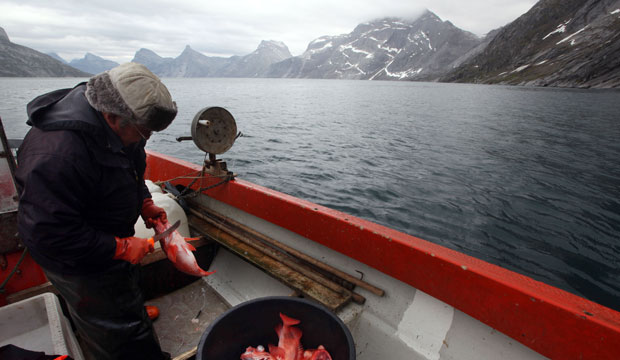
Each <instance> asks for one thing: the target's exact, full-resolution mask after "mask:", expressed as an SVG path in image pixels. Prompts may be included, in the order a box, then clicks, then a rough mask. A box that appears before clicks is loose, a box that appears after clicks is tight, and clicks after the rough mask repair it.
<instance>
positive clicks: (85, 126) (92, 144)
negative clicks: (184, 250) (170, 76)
mask: <svg viewBox="0 0 620 360" xmlns="http://www.w3.org/2000/svg"><path fill="white" fill-rule="evenodd" d="M27 111H28V117H29V118H28V124H29V125H31V126H32V128H31V129H30V131H29V132H28V134H27V135H26V137H25V139H24V142H23V143H22V145H21V147H20V148H19V151H18V156H17V158H18V164H19V166H18V169H17V174H16V178H17V185H18V191H19V195H20V202H19V215H18V216H19V218H18V227H19V233H20V236H21V239H22V240H23V242H24V244H25V245H26V246H27V248H28V250H29V251H30V254H31V255H32V257H33V258H34V260H35V261H36V262H37V263H38V264H39V265H41V267H42V268H43V269H44V271H45V274H46V275H47V278H48V279H49V281H50V282H51V283H52V284H53V285H54V287H55V288H56V289H57V290H58V292H59V293H60V295H61V296H62V297H63V298H64V300H65V301H66V303H67V305H68V308H69V312H70V314H71V317H72V318H73V321H74V323H75V325H76V327H77V330H78V334H79V336H80V337H81V340H82V343H83V348H84V351H85V352H86V353H87V354H89V355H87V358H88V357H89V356H90V357H93V358H95V359H162V358H165V356H164V355H163V354H162V351H161V348H160V345H159V341H158V339H157V336H156V334H155V332H154V329H153V325H152V321H151V320H150V319H149V316H148V315H147V312H146V310H145V307H144V299H143V296H142V293H141V290H140V288H139V287H138V282H139V279H140V274H139V270H140V266H139V264H138V263H139V262H140V261H141V260H142V258H143V257H144V256H145V255H146V254H147V253H149V252H152V251H153V245H152V244H149V241H148V240H147V239H144V238H139V237H134V236H133V235H134V224H135V222H136V221H137V219H138V216H139V215H141V216H142V219H143V220H144V222H145V224H146V226H147V227H149V228H150V227H153V225H154V221H159V220H165V219H166V212H165V211H164V210H163V209H162V208H160V207H157V206H155V205H154V204H153V201H152V199H151V194H150V193H149V191H148V189H147V187H146V185H145V183H144V171H145V168H146V153H145V151H144V146H145V144H146V140H147V139H148V138H149V137H150V136H151V133H152V132H153V131H161V130H163V129H165V128H166V127H167V126H168V125H170V123H171V122H172V120H173V119H174V118H175V116H176V114H177V107H176V103H175V102H174V101H172V97H171V96H170V93H169V92H168V89H167V88H166V86H165V85H164V84H163V83H162V82H161V81H160V79H159V78H158V77H157V76H156V75H154V74H153V73H152V72H150V71H149V70H148V69H147V68H146V67H145V66H143V65H140V64H137V63H126V64H122V65H120V66H118V67H115V68H113V69H112V70H109V71H107V72H104V73H101V74H98V75H95V76H93V77H92V78H90V79H89V80H88V82H85V83H80V84H78V85H77V86H75V87H74V88H72V89H61V90H56V91H52V92H50V93H47V94H44V95H41V96H39V97H37V98H35V99H34V100H32V101H31V102H30V103H29V104H28V106H27Z"/></svg>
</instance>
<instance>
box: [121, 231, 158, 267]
mask: <svg viewBox="0 0 620 360" xmlns="http://www.w3.org/2000/svg"><path fill="white" fill-rule="evenodd" d="M114 239H115V240H116V251H115V252H114V258H115V259H119V260H125V261H129V262H130V263H132V264H137V263H139V262H140V261H141V260H142V259H143V258H144V256H146V254H148V253H150V252H153V251H155V246H154V244H153V240H152V239H145V238H139V237H133V236H130V237H126V238H119V237H114Z"/></svg>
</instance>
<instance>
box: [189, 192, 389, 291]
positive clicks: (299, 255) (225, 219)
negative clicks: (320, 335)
mask: <svg viewBox="0 0 620 360" xmlns="http://www.w3.org/2000/svg"><path fill="white" fill-rule="evenodd" d="M191 203H192V204H194V205H196V206H198V207H199V208H200V209H201V210H203V211H204V212H206V213H207V214H209V215H211V216H214V217H216V218H218V219H219V220H221V221H223V222H227V223H229V224H231V225H233V226H235V227H237V228H239V229H241V230H243V231H245V232H247V233H248V234H251V235H253V236H256V237H257V238H259V239H260V240H262V241H264V242H266V243H268V244H270V245H272V246H275V247H278V248H280V249H282V250H284V251H286V252H287V253H289V254H290V255H293V256H295V257H297V258H299V259H301V260H303V261H306V262H308V263H310V264H312V265H313V266H316V267H318V268H320V269H323V270H324V271H327V272H330V273H332V274H334V275H336V276H338V277H340V278H342V279H344V280H346V281H348V282H350V283H353V284H355V285H357V286H359V287H361V288H363V289H366V290H368V291H370V292H372V293H373V294H375V295H377V296H383V295H384V294H385V291H384V290H383V289H380V288H378V287H376V286H374V285H372V284H369V283H368V282H366V281H363V280H360V279H358V278H355V277H353V276H351V275H349V274H347V273H345V272H343V271H341V270H338V269H336V268H334V267H333V266H331V265H329V264H326V263H324V262H321V261H319V260H316V259H314V258H312V257H310V256H308V255H306V254H304V253H302V252H300V251H297V250H296V249H294V248H292V247H290V246H288V245H286V244H283V243H281V242H280V241H278V240H275V239H272V238H270V237H268V236H266V235H264V234H262V233H260V232H258V231H256V230H254V229H252V228H250V227H248V226H245V225H243V224H241V223H239V222H237V221H235V220H233V219H231V218H229V217H227V216H224V215H221V214H218V213H217V212H215V211H213V210H211V209H209V208H207V207H205V206H203V205H202V204H199V203H197V202H195V201H193V200H192V202H191Z"/></svg>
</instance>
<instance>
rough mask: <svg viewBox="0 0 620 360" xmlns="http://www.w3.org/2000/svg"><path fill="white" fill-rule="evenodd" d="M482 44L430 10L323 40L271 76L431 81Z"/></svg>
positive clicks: (274, 69) (365, 25)
mask: <svg viewBox="0 0 620 360" xmlns="http://www.w3.org/2000/svg"><path fill="white" fill-rule="evenodd" d="M482 42H483V39H480V38H478V37H477V36H475V35H474V34H472V33H470V32H467V31H463V30H461V29H459V28H457V27H456V26H454V25H453V24H452V23H450V22H449V21H442V20H441V19H440V18H439V17H438V16H437V15H435V14H434V13H432V12H431V11H428V10H426V11H425V12H424V13H423V14H422V15H421V16H419V17H418V18H416V19H414V20H405V19H400V18H385V19H380V20H376V21H372V22H367V23H363V24H360V25H358V26H357V27H356V28H355V29H354V30H353V32H351V33H349V34H345V35H339V36H323V37H320V38H318V39H316V40H314V41H312V42H311V43H310V44H309V45H308V48H307V49H306V51H305V52H304V53H303V54H302V55H301V56H297V57H293V58H289V59H287V60H284V61H282V62H280V63H277V64H274V65H272V66H271V68H270V70H269V71H268V72H267V73H266V74H265V76H268V77H294V78H332V79H370V80H375V79H376V80H379V79H381V80H428V79H433V78H436V77H438V76H439V75H441V74H444V73H446V72H447V71H448V70H451V68H452V67H451V66H453V64H454V63H455V62H458V60H459V59H460V58H461V57H462V56H465V55H466V54H467V53H468V52H469V51H471V50H472V49H474V48H475V47H476V46H478V45H479V44H481V43H482Z"/></svg>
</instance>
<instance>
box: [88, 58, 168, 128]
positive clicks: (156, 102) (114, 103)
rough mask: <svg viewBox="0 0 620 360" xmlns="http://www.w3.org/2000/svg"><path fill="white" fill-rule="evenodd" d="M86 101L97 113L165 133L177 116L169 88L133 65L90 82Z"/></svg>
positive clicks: (109, 71)
mask: <svg viewBox="0 0 620 360" xmlns="http://www.w3.org/2000/svg"><path fill="white" fill-rule="evenodd" d="M86 99H88V102H89V103H90V105H91V106H92V107H94V108H95V109H97V110H98V111H102V112H107V113H111V114H115V115H118V116H120V117H122V118H125V119H129V120H130V121H132V122H133V123H135V124H137V125H142V126H145V127H146V128H148V129H150V130H153V131H161V130H163V129H165V128H166V127H167V126H168V125H170V123H171V122H172V120H174V118H175V116H176V115H177V104H176V103H175V102H174V101H172V96H170V93H169V92H168V89H167V88H166V86H165V85H164V84H163V83H162V82H161V80H159V78H158V77H157V76H156V75H155V74H153V73H152V72H151V71H150V70H149V69H147V68H146V66H144V65H142V64H138V63H133V62H131V63H125V64H122V65H119V66H117V67H115V68H113V69H111V70H108V71H106V72H104V73H101V74H98V75H95V76H93V77H92V78H90V80H88V83H87V84H86Z"/></svg>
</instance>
